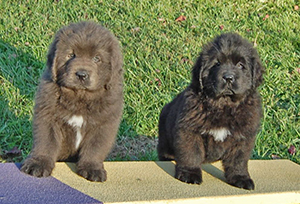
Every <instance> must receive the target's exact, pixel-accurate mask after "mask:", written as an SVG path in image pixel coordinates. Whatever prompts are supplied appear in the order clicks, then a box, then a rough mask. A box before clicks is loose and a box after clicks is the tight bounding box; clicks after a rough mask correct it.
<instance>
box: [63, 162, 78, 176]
mask: <svg viewBox="0 0 300 204" xmlns="http://www.w3.org/2000/svg"><path fill="white" fill-rule="evenodd" d="M65 163H66V165H67V166H68V167H69V168H70V169H71V171H73V172H74V173H75V174H76V172H77V168H76V163H72V162H65Z"/></svg>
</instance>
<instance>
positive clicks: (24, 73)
mask: <svg viewBox="0 0 300 204" xmlns="http://www.w3.org/2000/svg"><path fill="white" fill-rule="evenodd" d="M42 66H43V63H42V62H40V61H38V60H37V59H36V58H34V57H33V56H32V55H31V54H28V53H26V52H24V51H22V50H19V49H17V48H15V47H14V46H12V45H10V44H9V43H6V42H4V41H1V40H0V86H1V88H0V110H2V111H1V118H0V158H1V157H2V159H3V160H4V161H6V162H20V161H22V160H23V159H24V158H25V157H26V156H27V154H28V153H29V151H30V149H31V145H32V128H31V117H32V104H33V96H34V93H35V90H36V86H37V84H38V78H39V74H40V71H41V69H42ZM13 148H14V149H16V148H18V149H19V150H21V151H22V154H21V156H20V155H13V156H11V155H7V154H6V153H5V152H12V151H11V150H12V149H13ZM1 150H2V151H1Z"/></svg>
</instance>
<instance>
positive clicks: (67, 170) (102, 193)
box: [0, 160, 300, 204]
mask: <svg viewBox="0 0 300 204" xmlns="http://www.w3.org/2000/svg"><path fill="white" fill-rule="evenodd" d="M104 166H105V168H106V170H107V172H108V180H107V181H106V182H105V183H95V182H90V181H87V180H85V179H83V178H82V177H80V176H77V174H76V173H75V164H73V163H56V167H55V169H54V171H53V174H52V177H50V178H42V179H38V178H34V177H31V176H27V175H25V174H23V173H21V172H19V169H18V166H17V165H13V164H9V163H7V164H0V203H16V202H17V201H20V200H21V201H22V202H17V203H56V204H57V203H73V204H75V203H78V204H79V203H82V204H83V203H101V202H104V203H172V204H173V203H181V204H182V203H183V204H185V203H200V202H201V203H210V204H214V203H232V204H235V203H239V204H240V203H243V204H244V203H251V204H252V203H270V204H274V203H293V204H296V203H300V165H297V164H295V163H293V162H291V161H288V160H268V161H263V160H251V161H250V162H249V172H250V174H251V176H252V178H253V180H254V182H255V185H256V189H255V190H254V191H247V190H243V189H239V188H236V187H233V186H230V185H228V184H227V183H226V182H225V178H224V175H223V170H222V166H221V163H220V162H216V163H214V164H206V165H204V166H203V183H202V184H201V185H191V184H186V183H183V182H180V181H178V180H176V179H175V178H174V177H173V175H174V167H175V165H174V163H172V162H105V164H104ZM20 181H22V182H20ZM24 186H25V187H24ZM26 186H28V187H26ZM16 189H17V190H16ZM19 192H21V196H20V195H19ZM22 192H23V193H22ZM17 194H18V195H17ZM48 194H50V195H48ZM18 196H19V197H18ZM47 196H48V197H47ZM51 199H52V200H51ZM66 200H69V202H66Z"/></svg>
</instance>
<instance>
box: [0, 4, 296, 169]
mask: <svg viewBox="0 0 300 204" xmlns="http://www.w3.org/2000/svg"><path fill="white" fill-rule="evenodd" d="M233 2H235V3H233ZM299 4H300V2H299V1H298V0H297V1H293V0H276V1H275V0H255V1H244V0H238V1H229V0H222V1H210V0H203V1H193V0H177V1H173V0H172V1H171V0H163V1H161V0H152V1H144V0H141V1H140V0H108V1H106V0H103V1H102V0H90V1H86V0H85V1H82V0H80V1H70V0H52V1H46V0H42V1H37V0H31V1H25V0H23V1H16V0H12V1H1V2H0V13H1V15H0V155H1V156H0V162H5V161H18V162H20V161H22V160H23V159H24V158H25V157H26V156H27V155H28V153H29V152H30V149H31V145H32V128H31V120H32V107H33V104H34V101H33V100H34V94H35V90H36V87H37V84H38V80H39V76H40V74H41V73H42V70H43V68H44V67H45V61H46V53H47V50H48V46H49V45H50V43H51V41H52V39H53V36H54V34H55V32H56V31H57V30H58V29H59V28H60V27H62V26H64V25H68V24H69V23H70V22H78V21H82V20H93V21H96V22H99V23H101V24H102V25H104V26H105V27H107V28H108V29H110V30H111V31H112V32H113V33H114V34H115V35H116V36H117V38H118V39H119V41H120V43H121V45H122V49H123V54H124V69H125V70H126V72H125V89H124V93H125V107H124V115H123V119H122V123H121V127H120V131H119V135H118V147H119V148H120V149H119V150H120V154H115V157H112V158H111V160H122V159H123V160H128V159H135V160H156V159H157V154H156V149H155V141H156V140H155V137H157V133H158V128H157V124H158V117H159V114H160V111H161V109H162V107H163V106H164V104H166V103H167V102H170V101H171V100H172V98H173V97H174V96H175V95H176V94H177V93H179V92H180V91H182V90H183V89H184V88H185V87H186V86H187V85H188V84H189V82H190V78H191V77H190V71H191V68H192V66H193V63H194V62H195V60H196V58H197V55H198V54H199V52H201V49H202V46H203V45H204V44H205V43H207V42H208V41H210V40H211V39H212V38H213V37H215V36H216V35H218V34H220V33H224V32H237V33H239V34H240V35H242V36H243V37H245V38H247V39H249V41H251V42H253V44H254V45H255V46H256V48H257V50H258V53H259V55H260V57H261V59H262V62H263V64H264V66H265V68H266V73H265V76H264V79H265V81H264V84H263V85H262V86H261V87H260V91H261V95H262V98H263V107H264V117H263V120H262V126H261V130H260V132H259V134H258V135H257V140H256V146H255V149H254V151H253V155H252V158H253V159H277V158H284V159H291V160H292V161H295V162H297V163H299V164H300V149H299V147H300V112H299V104H300V90H299V89H300V29H299V28H300V26H299V25H300V24H299V22H300V10H299V7H298V6H299ZM49 97H51V96H49ZM153 138H154V139H153ZM123 144H124V146H126V148H124V147H122V145H123ZM149 145H150V146H149ZM132 150H133V153H132ZM122 151H123V152H122ZM141 152H142V154H141ZM127 153H128V154H131V153H132V154H135V155H136V156H134V157H130V156H128V155H126V154H127Z"/></svg>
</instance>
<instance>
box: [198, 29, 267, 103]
mask: <svg viewBox="0 0 300 204" xmlns="http://www.w3.org/2000/svg"><path fill="white" fill-rule="evenodd" d="M262 73H263V66H262V65H261V62H260V59H259V57H258V54H257V52H256V50H255V49H254V48H253V46H252V45H251V44H250V43H249V42H248V41H247V40H245V39H243V38H242V37H241V36H239V35H238V34H233V33H227V34H222V35H220V36H218V37H216V38H215V39H214V40H213V42H211V43H209V44H207V45H206V46H205V47H204V48H203V51H202V52H201V54H200V56H199V58H198V59H197V62H196V64H195V66H194V67H193V72H192V74H193V79H192V87H194V88H195V89H196V90H197V91H202V92H203V93H204V94H206V95H207V96H210V97H213V98H218V97H232V98H239V97H241V96H244V95H246V94H247V92H249V91H251V90H255V89H256V88H257V87H258V86H259V85H260V84H261V83H262V80H263V78H262Z"/></svg>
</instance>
